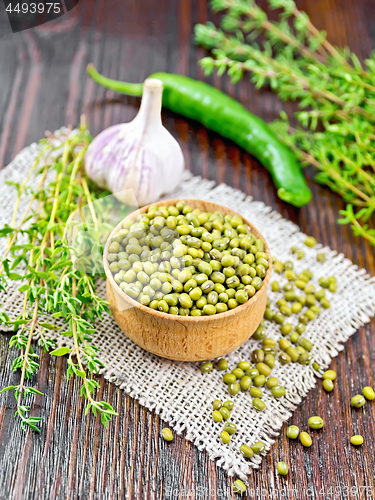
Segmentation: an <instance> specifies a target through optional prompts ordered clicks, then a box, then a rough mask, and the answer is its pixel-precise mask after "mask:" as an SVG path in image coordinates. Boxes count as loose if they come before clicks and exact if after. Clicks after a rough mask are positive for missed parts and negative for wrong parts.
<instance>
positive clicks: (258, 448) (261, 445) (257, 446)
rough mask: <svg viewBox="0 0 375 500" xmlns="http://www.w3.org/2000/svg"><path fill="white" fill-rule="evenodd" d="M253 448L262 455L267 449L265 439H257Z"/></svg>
mask: <svg viewBox="0 0 375 500" xmlns="http://www.w3.org/2000/svg"><path fill="white" fill-rule="evenodd" d="M251 449H252V450H253V452H254V453H255V454H256V455H260V454H261V453H263V452H264V451H265V449H266V445H265V444H264V443H263V441H257V442H256V443H254V444H253V446H252V447H251Z"/></svg>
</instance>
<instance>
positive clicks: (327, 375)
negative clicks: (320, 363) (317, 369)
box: [323, 370, 337, 380]
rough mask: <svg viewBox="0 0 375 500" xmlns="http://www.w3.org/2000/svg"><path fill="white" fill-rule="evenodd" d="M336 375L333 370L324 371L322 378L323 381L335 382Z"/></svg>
mask: <svg viewBox="0 0 375 500" xmlns="http://www.w3.org/2000/svg"><path fill="white" fill-rule="evenodd" d="M336 376H337V373H336V372H335V371H334V370H326V371H325V372H324V373H323V378H324V379H325V380H335V378H336Z"/></svg>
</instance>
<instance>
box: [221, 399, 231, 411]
mask: <svg viewBox="0 0 375 500" xmlns="http://www.w3.org/2000/svg"><path fill="white" fill-rule="evenodd" d="M223 406H224V408H226V409H227V410H229V411H231V410H233V407H234V403H233V401H231V400H228V401H224V403H223Z"/></svg>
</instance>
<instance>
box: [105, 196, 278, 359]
mask: <svg viewBox="0 0 375 500" xmlns="http://www.w3.org/2000/svg"><path fill="white" fill-rule="evenodd" d="M178 201H180V200H165V201H160V202H158V203H155V204H154V205H156V206H159V205H163V206H169V205H175V204H176V203H177V202H178ZM184 201H186V203H187V204H188V205H189V206H191V207H192V208H193V209H194V208H199V209H200V210H202V211H205V212H214V211H216V210H219V211H220V212H222V213H225V214H229V215H232V216H233V215H239V214H238V213H237V212H235V211H234V210H231V209H230V208H227V207H224V206H222V205H218V204H216V203H211V202H208V201H202V200H189V199H187V200H184ZM147 210H148V206H145V207H143V208H141V209H140V210H138V211H137V212H134V213H133V214H131V215H129V216H128V217H130V218H132V219H136V218H137V217H138V215H139V214H140V213H141V214H142V213H145V212H147ZM243 220H244V222H245V223H246V224H247V225H248V226H249V227H250V229H251V231H252V232H253V234H254V235H255V236H256V237H257V238H260V239H262V240H263V241H264V243H265V252H266V253H267V255H268V256H269V263H270V266H269V268H268V270H267V274H266V276H265V278H264V282H263V286H262V288H261V289H260V290H258V291H257V293H256V294H255V295H254V296H253V297H251V299H250V300H248V301H247V302H246V303H245V304H242V305H240V306H238V307H236V308H235V309H232V310H229V311H227V312H225V313H220V314H215V315H212V316H198V317H194V316H174V315H171V314H167V313H163V312H159V311H155V310H153V309H150V308H149V307H146V306H143V305H142V304H140V303H139V302H137V301H136V300H134V299H132V298H131V297H129V296H128V295H127V294H126V293H125V292H123V291H122V290H121V288H120V287H119V286H118V285H117V283H116V282H115V280H114V278H113V276H112V273H111V271H110V269H109V265H108V261H107V255H108V253H109V251H108V248H109V244H110V242H111V240H112V237H113V235H114V234H115V233H116V232H117V231H119V230H120V229H122V227H123V221H122V222H121V223H120V224H119V225H118V226H117V227H116V228H115V229H114V230H113V231H112V233H111V235H110V237H109V238H108V241H107V244H106V247H105V250H104V269H105V273H106V276H107V297H108V301H109V305H110V309H111V312H112V314H113V316H114V318H115V320H116V322H117V324H118V325H119V327H120V328H121V330H122V331H123V332H124V333H125V334H126V335H127V336H128V337H129V338H130V339H131V340H132V341H133V342H135V343H136V344H138V345H139V346H140V347H142V348H143V349H146V351H149V352H152V353H153V354H157V355H158V356H162V357H164V358H169V359H175V360H179V361H203V360H207V359H213V358H216V357H219V356H223V355H224V354H227V353H229V352H232V351H234V350H235V349H237V347H239V346H240V345H241V344H243V343H244V342H245V341H246V340H247V339H248V338H249V337H251V335H252V334H253V333H254V331H255V330H256V328H257V327H258V325H259V323H260V322H261V320H262V318H263V314H264V311H265V309H266V303H267V285H268V283H269V280H270V276H271V272H272V259H271V252H270V249H269V247H268V245H267V243H266V241H265V239H264V238H263V236H262V235H261V234H260V232H259V231H258V230H257V229H256V228H255V227H254V226H253V225H252V224H251V223H250V222H249V221H247V220H246V219H243Z"/></svg>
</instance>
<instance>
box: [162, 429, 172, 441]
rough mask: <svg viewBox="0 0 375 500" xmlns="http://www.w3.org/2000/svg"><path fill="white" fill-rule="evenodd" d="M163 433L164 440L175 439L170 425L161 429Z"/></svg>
mask: <svg viewBox="0 0 375 500" xmlns="http://www.w3.org/2000/svg"><path fill="white" fill-rule="evenodd" d="M161 435H162V436H163V439H164V441H173V433H172V431H171V430H170V429H168V427H164V429H162V430H161Z"/></svg>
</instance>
